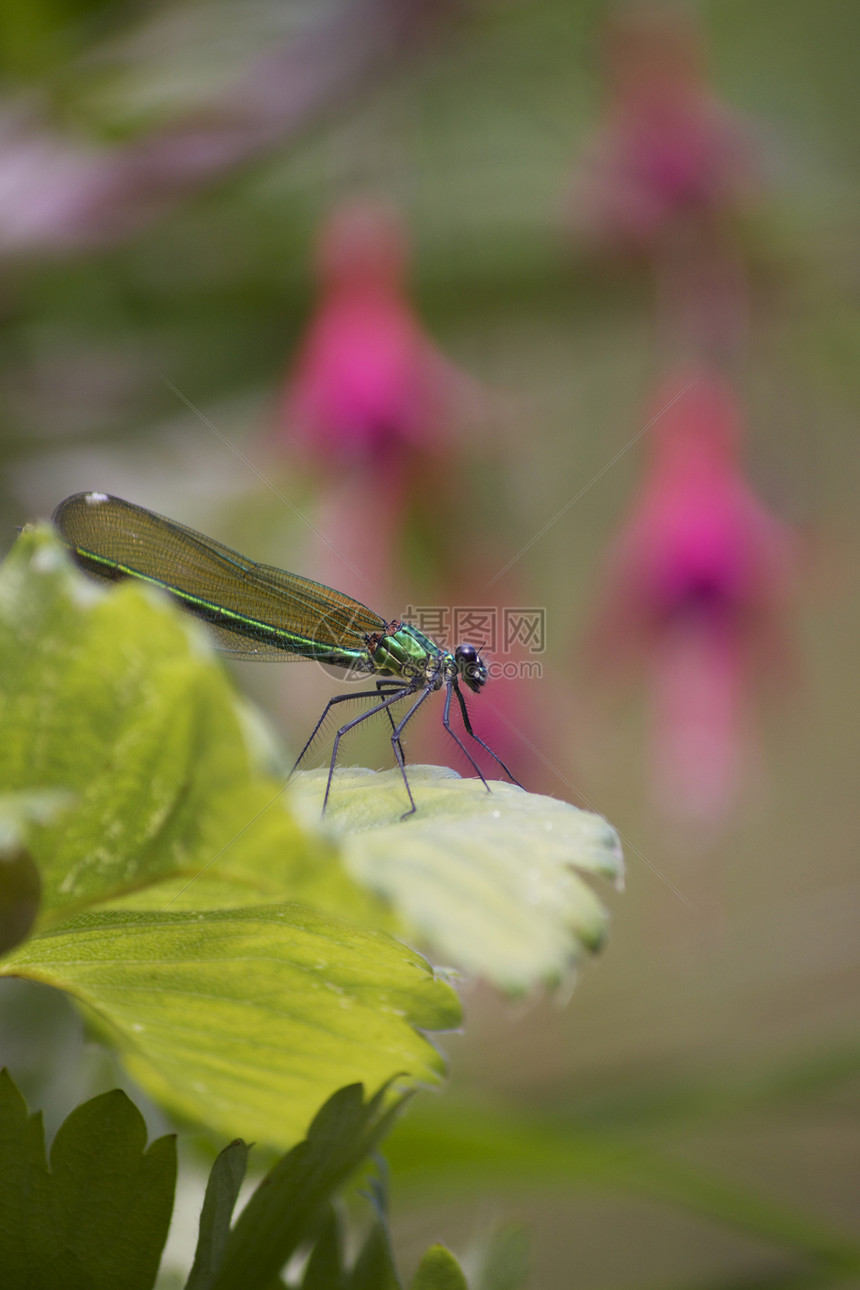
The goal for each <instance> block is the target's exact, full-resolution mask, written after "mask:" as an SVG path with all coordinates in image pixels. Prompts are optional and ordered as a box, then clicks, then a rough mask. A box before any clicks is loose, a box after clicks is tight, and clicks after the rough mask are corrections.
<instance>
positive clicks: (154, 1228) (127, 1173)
mask: <svg viewBox="0 0 860 1290" xmlns="http://www.w3.org/2000/svg"><path fill="white" fill-rule="evenodd" d="M175 1182H176V1146H175V1141H174V1138H173V1137H172V1136H170V1137H163V1138H158V1139H157V1140H156V1141H155V1142H153V1143H152V1144H151V1145H150V1146H149V1147H148V1148H147V1147H146V1125H145V1124H144V1121H143V1117H142V1115H141V1114H140V1112H139V1111H138V1110H137V1108H136V1107H135V1106H134V1104H133V1103H132V1102H130V1101H129V1099H128V1098H127V1097H126V1095H125V1094H124V1093H122V1092H121V1091H120V1090H118V1089H116V1090H114V1091H113V1092H111V1093H103V1094H102V1095H101V1096H100V1097H94V1098H92V1099H91V1100H90V1101H89V1102H85V1103H83V1105H82V1106H79V1107H77V1108H76V1110H74V1111H73V1112H72V1113H71V1115H70V1116H69V1117H68V1119H67V1120H66V1121H65V1122H64V1123H63V1124H62V1125H61V1127H60V1129H59V1131H58V1133H57V1136H56V1138H55V1139H54V1145H53V1147H52V1149H51V1167H50V1171H49V1169H48V1166H47V1162H46V1159H45V1141H44V1133H43V1130H42V1121H41V1116H38V1115H34V1116H28V1115H27V1109H26V1106H25V1105H24V1101H23V1098H22V1097H21V1095H20V1094H19V1093H18V1091H17V1089H16V1088H15V1086H14V1084H13V1083H12V1080H11V1079H10V1077H9V1075H8V1074H7V1073H6V1072H5V1071H3V1072H0V1268H2V1277H3V1283H4V1284H8V1285H9V1286H13V1285H21V1286H24V1285H26V1286H27V1287H29V1288H30V1290H42V1287H44V1288H45V1290H55V1288H56V1287H57V1286H63V1287H64V1288H65V1287H67V1286H68V1287H78V1286H80V1287H86V1288H87V1290H114V1288H115V1287H116V1286H118V1285H121V1286H122V1287H123V1290H150V1288H151V1286H152V1285H153V1283H154V1281H155V1276H156V1273H157V1270H158V1264H159V1261H160V1258H161V1251H162V1249H163V1248H164V1242H165V1240H166V1238H167V1229H168V1226H169V1224H170V1215H171V1211H172V1208H173V1192H174V1186H175Z"/></svg>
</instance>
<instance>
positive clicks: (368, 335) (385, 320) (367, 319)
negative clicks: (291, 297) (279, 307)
mask: <svg viewBox="0 0 860 1290" xmlns="http://www.w3.org/2000/svg"><path fill="white" fill-rule="evenodd" d="M406 261H407V247H406V235H405V231H404V229H403V225H402V223H401V221H400V219H399V218H398V216H397V215H396V213H395V212H394V211H393V210H391V209H390V208H388V207H385V206H382V205H378V204H375V203H370V202H357V203H351V204H349V205H347V206H345V207H342V208H341V209H339V210H338V211H336V212H335V214H334V215H333V216H332V217H331V219H330V220H329V221H328V222H327V223H326V225H325V226H324V228H323V230H322V234H321V237H320V241H319V246H318V252H317V273H318V278H319V289H320V296H319V302H318V305H317V308H316V314H315V317H314V319H313V321H312V322H311V324H310V327H309V329H308V332H307V335H306V337H305V340H304V342H303V344H302V346H301V349H300V351H299V355H298V359H297V361H296V364H295V367H294V370H293V374H292V377H291V379H290V381H289V383H288V386H287V389H286V392H285V394H284V398H283V401H282V404H281V408H280V413H279V417H278V421H279V427H280V434H281V436H282V438H283V439H284V440H286V441H287V442H291V443H292V444H293V445H294V446H295V447H296V448H297V449H298V450H299V451H301V452H302V453H303V454H304V455H306V456H308V457H309V458H311V459H313V460H316V461H320V462H323V463H328V464H329V465H331V466H336V467H343V466H349V465H369V464H376V463H378V462H379V461H385V462H389V463H390V461H391V457H392V454H394V455H395V456H400V455H407V456H408V455H410V454H411V453H413V452H415V451H434V450H438V448H439V447H440V440H441V439H442V437H443V436H444V434H445V430H446V428H447V422H448V418H449V415H450V406H449V405H450V390H449V388H447V387H448V376H449V373H448V370H447V365H446V363H445V361H444V360H443V359H442V358H441V356H440V355H439V354H438V353H437V352H436V350H435V349H434V348H433V346H432V345H431V343H430V341H429V340H428V339H427V337H426V336H425V334H424V332H423V330H422V329H421V326H420V324H419V322H418V320H417V319H416V317H415V314H414V311H413V309H412V306H411V305H410V303H409V301H408V299H407V296H406V289H405V281H404V279H405V272H406Z"/></svg>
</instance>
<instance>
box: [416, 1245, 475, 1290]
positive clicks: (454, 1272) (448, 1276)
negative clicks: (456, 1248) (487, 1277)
mask: <svg viewBox="0 0 860 1290" xmlns="http://www.w3.org/2000/svg"><path fill="white" fill-rule="evenodd" d="M410 1290H469V1287H468V1284H467V1282H466V1278H465V1277H464V1276H463V1273H462V1270H461V1268H460V1265H459V1263H458V1262H457V1260H456V1259H455V1258H454V1255H453V1254H452V1253H451V1251H450V1250H446V1249H445V1246H444V1245H431V1246H430V1249H429V1250H428V1251H427V1253H426V1254H425V1255H424V1258H423V1259H422V1260H421V1262H420V1263H419V1265H418V1269H417V1271H416V1273H415V1276H414V1277H413V1278H412V1284H411V1286H410Z"/></svg>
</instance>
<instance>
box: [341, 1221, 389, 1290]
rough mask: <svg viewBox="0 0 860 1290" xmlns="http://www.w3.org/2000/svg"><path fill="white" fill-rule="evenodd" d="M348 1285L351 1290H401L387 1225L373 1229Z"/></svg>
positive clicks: (378, 1224) (376, 1224) (377, 1223)
mask: <svg viewBox="0 0 860 1290" xmlns="http://www.w3.org/2000/svg"><path fill="white" fill-rule="evenodd" d="M347 1285H348V1287H349V1290H401V1286H402V1282H401V1280H400V1278H399V1277H398V1275H397V1270H396V1268H395V1266H394V1256H393V1254H392V1252H391V1241H390V1240H389V1236H388V1228H387V1225H386V1224H385V1223H383V1222H379V1221H378V1222H376V1223H374V1224H373V1226H372V1227H371V1229H370V1231H369V1232H368V1234H367V1237H366V1239H365V1242H364V1245H363V1246H362V1248H361V1251H360V1253H359V1255H358V1258H357V1259H356V1261H355V1266H354V1267H353V1269H352V1273H351V1275H350V1278H349V1281H348V1282H347Z"/></svg>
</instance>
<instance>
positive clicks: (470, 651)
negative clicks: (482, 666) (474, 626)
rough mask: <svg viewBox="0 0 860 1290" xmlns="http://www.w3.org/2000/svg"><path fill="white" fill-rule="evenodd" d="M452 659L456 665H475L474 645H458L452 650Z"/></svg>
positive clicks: (476, 654) (476, 652) (475, 652)
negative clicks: (453, 658)
mask: <svg viewBox="0 0 860 1290" xmlns="http://www.w3.org/2000/svg"><path fill="white" fill-rule="evenodd" d="M454 657H455V659H456V660H457V662H458V663H477V661H478V651H477V650H476V649H475V647H474V645H458V646H457V648H456V649H455V650H454Z"/></svg>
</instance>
